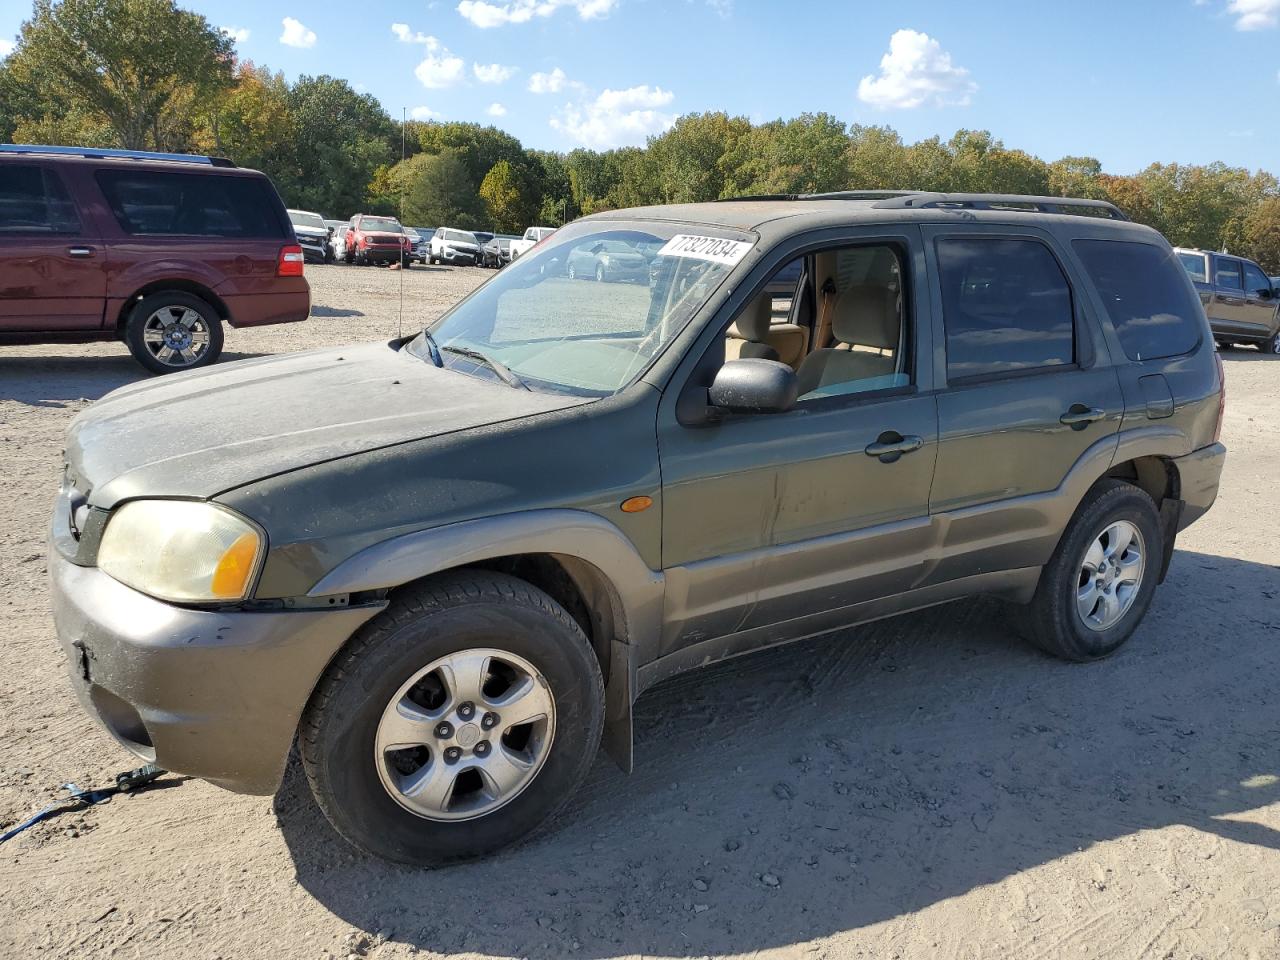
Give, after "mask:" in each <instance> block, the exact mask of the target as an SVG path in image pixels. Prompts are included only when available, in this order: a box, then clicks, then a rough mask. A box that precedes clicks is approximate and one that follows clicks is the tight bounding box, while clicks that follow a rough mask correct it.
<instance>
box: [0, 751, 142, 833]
mask: <svg viewBox="0 0 1280 960" xmlns="http://www.w3.org/2000/svg"><path fill="white" fill-rule="evenodd" d="M164 772H165V771H163V770H161V769H160V768H159V767H157V766H156V765H155V764H154V763H148V764H147V765H146V766H143V767H139V768H138V769H137V770H128V771H126V772H124V773H120V774H116V782H115V785H114V786H110V787H102V788H100V789H98V790H81V789H80V788H79V787H77V786H76V785H75V784H74V783H64V784H63V785H62V789H63V790H69V791H70V792H71V796H70V797H68V798H67V799H66V800H64V801H62V802H61V803H54V804H50V805H49V806H47V807H45V808H44V809H43V810H41V811H40V812H39V813H37V814H36V815H35V816H33V817H31V818H30V819H28V820H24V821H23V822H22V823H20V824H18V825H17V826H16V827H13V828H11V829H9V830H7V831H5V832H4V833H3V834H0V843H4V842H5V841H6V840H9V839H10V838H12V837H16V836H17V835H18V834H20V833H21V832H22V831H23V830H26V829H27V828H29V827H34V826H35V825H36V824H37V823H40V822H41V821H43V820H48V819H49V818H50V817H56V816H58V815H59V814H62V813H70V812H71V811H72V810H83V809H85V808H86V807H92V806H93V805H94V804H98V803H106V802H107V801H108V800H110V799H111V798H112V797H114V796H115V795H116V794H117V793H128V792H130V791H131V790H137V789H141V788H145V787H147V786H149V785H150V784H151V783H153V782H154V781H155V780H156V778H157V777H159V776H160V775H161V774H162V773H164Z"/></svg>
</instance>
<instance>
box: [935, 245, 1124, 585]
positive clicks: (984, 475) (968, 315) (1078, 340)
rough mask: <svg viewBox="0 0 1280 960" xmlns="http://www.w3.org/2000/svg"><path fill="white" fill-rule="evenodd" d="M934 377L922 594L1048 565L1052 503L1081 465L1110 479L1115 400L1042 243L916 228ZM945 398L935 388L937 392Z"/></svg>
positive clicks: (1095, 345) (1097, 336)
mask: <svg viewBox="0 0 1280 960" xmlns="http://www.w3.org/2000/svg"><path fill="white" fill-rule="evenodd" d="M924 232H925V236H926V237H927V249H928V256H929V262H930V266H931V269H930V273H931V275H932V276H933V277H934V283H933V289H932V291H931V292H932V297H933V303H934V305H935V309H934V314H935V316H940V317H941V322H940V323H938V324H937V325H936V328H935V329H936V330H937V331H938V347H939V348H940V349H939V355H940V358H941V370H940V371H939V376H938V379H939V380H940V381H941V383H940V387H941V389H940V391H939V393H938V429H939V439H938V465H937V469H936V471H935V474H934V481H933V491H932V494H931V496H930V504H929V508H930V512H931V513H932V514H934V515H935V516H937V517H938V518H939V519H940V521H941V522H940V529H941V531H942V538H943V542H942V544H941V551H940V559H939V563H938V566H937V568H936V569H935V570H933V571H932V572H931V574H930V578H929V582H931V583H935V582H942V581H946V580H953V579H959V578H962V577H966V576H971V575H975V574H982V573H987V572H990V571H993V570H1007V569H1015V568H1019V567H1030V566H1039V565H1040V564H1043V563H1044V562H1045V561H1047V560H1048V555H1049V553H1051V552H1052V550H1053V546H1054V544H1056V542H1057V538H1058V535H1059V534H1060V533H1061V518H1059V517H1055V515H1054V504H1053V492H1054V491H1055V490H1057V489H1058V488H1059V487H1060V486H1061V485H1062V484H1063V481H1064V480H1065V479H1066V478H1067V476H1068V474H1070V473H1071V470H1072V468H1073V467H1075V466H1076V464H1077V463H1079V462H1081V460H1082V458H1085V457H1086V456H1088V455H1090V454H1092V455H1096V456H1097V457H1099V458H1101V461H1102V468H1101V469H1100V470H1099V473H1101V472H1103V471H1104V470H1105V468H1106V467H1107V466H1109V465H1110V456H1111V453H1112V450H1111V446H1110V444H1109V440H1110V438H1113V437H1114V436H1115V434H1116V432H1117V430H1118V429H1119V425H1120V420H1121V418H1122V417H1123V415H1124V400H1123V397H1122V395H1121V392H1120V385H1119V382H1118V380H1117V378H1116V374H1115V370H1114V369H1113V368H1112V367H1111V366H1110V364H1109V363H1106V362H1103V361H1104V360H1105V359H1106V357H1107V354H1106V352H1105V351H1106V345H1105V343H1104V342H1103V341H1102V338H1101V330H1100V329H1099V327H1098V324H1097V321H1096V319H1095V318H1093V317H1091V316H1089V314H1088V312H1087V307H1086V304H1085V298H1084V296H1083V294H1082V292H1081V291H1083V289H1084V288H1083V286H1082V284H1081V282H1080V280H1079V279H1078V275H1077V274H1076V273H1075V270H1074V268H1073V267H1071V266H1070V265H1069V262H1068V258H1067V257H1065V256H1064V255H1063V251H1061V250H1059V249H1058V248H1057V247H1056V245H1055V244H1054V242H1053V240H1052V238H1051V237H1050V236H1049V235H1048V234H1047V233H1043V232H1041V231H1038V230H1034V229H1030V228H1028V229H1027V230H1025V231H1019V232H1011V231H1010V230H1009V229H1008V228H1000V227H994V226H993V227H984V226H980V225H971V226H957V227H926V228H925V231H924ZM943 383H944V384H945V387H943V386H942V384H943Z"/></svg>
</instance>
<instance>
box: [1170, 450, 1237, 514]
mask: <svg viewBox="0 0 1280 960" xmlns="http://www.w3.org/2000/svg"><path fill="white" fill-rule="evenodd" d="M1226 461H1227V448H1226V447H1224V446H1223V445H1222V444H1220V443H1211V444H1209V446H1207V447H1201V448H1200V449H1199V450H1195V451H1193V452H1191V453H1189V454H1187V455H1186V456H1185V457H1175V458H1174V459H1173V465H1174V467H1176V468H1177V470H1178V486H1179V499H1180V500H1181V501H1182V503H1183V506H1182V517H1181V519H1180V520H1179V521H1178V529H1179V530H1182V529H1185V528H1186V527H1188V526H1189V525H1190V524H1192V523H1194V522H1195V521H1196V520H1199V519H1200V518H1201V517H1203V516H1204V515H1205V514H1206V513H1207V512H1208V511H1209V508H1210V507H1211V506H1213V502H1214V501H1215V500H1216V499H1218V482H1219V480H1220V479H1221V477H1222V467H1223V465H1224V464H1225V463H1226Z"/></svg>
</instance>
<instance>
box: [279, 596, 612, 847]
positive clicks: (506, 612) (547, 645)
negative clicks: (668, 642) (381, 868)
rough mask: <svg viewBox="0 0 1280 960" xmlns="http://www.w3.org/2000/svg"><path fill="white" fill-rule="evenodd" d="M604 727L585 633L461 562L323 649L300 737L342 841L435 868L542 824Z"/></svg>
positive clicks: (556, 610) (558, 610)
mask: <svg viewBox="0 0 1280 960" xmlns="http://www.w3.org/2000/svg"><path fill="white" fill-rule="evenodd" d="M603 723H604V684H603V680H602V677H601V673H600V666H599V663H598V662H597V660H596V657H595V654H594V653H593V652H592V650H591V646H590V644H589V643H588V641H587V638H586V636H585V635H584V634H583V632H582V629H581V628H580V627H579V626H578V624H577V623H576V622H575V621H574V620H573V618H572V617H570V616H569V614H568V613H567V612H566V611H565V610H564V608H563V607H561V606H560V605H559V604H558V603H556V602H555V601H554V600H552V599H551V597H549V596H548V595H547V594H545V593H543V592H542V591H541V590H538V589H537V588H535V587H533V586H531V585H530V584H528V583H526V582H525V581H523V580H519V579H516V578H515V577H511V576H507V575H505V574H500V573H491V572H487V571H462V572H459V573H454V574H448V575H445V576H442V577H438V578H435V579H432V580H429V581H426V582H423V583H421V584H417V585H414V586H412V587H409V588H406V589H405V590H403V591H402V592H400V593H399V594H398V595H397V596H396V597H395V599H394V600H393V602H392V603H391V605H390V606H389V607H388V608H387V610H386V611H384V612H383V613H382V614H380V615H379V616H378V617H377V618H375V619H374V620H372V621H370V622H369V624H367V625H366V626H365V627H364V628H363V629H362V630H361V632H360V633H359V634H357V636H356V637H355V639H354V640H353V641H352V643H351V644H349V645H348V648H347V649H346V650H345V651H344V652H343V653H341V654H339V655H338V657H337V658H336V659H335V660H334V662H333V664H332V665H330V667H329V669H328V671H326V673H325V676H324V678H323V679H322V680H321V682H320V684H319V686H318V687H317V688H316V692H315V693H314V694H313V696H312V699H311V702H310V704H309V705H308V707H307V711H306V714H305V715H304V717H303V721H302V725H301V727H300V729H299V737H298V744H299V750H300V753H301V755H302V760H303V765H304V767H305V770H306V774H307V778H308V780H309V781H310V784H311V789H312V792H313V793H314V794H315V797H316V801H317V803H318V804H319V806H320V809H321V810H322V811H323V812H324V814H325V816H326V817H327V818H328V819H329V822H330V823H332V824H333V826H334V828H335V829H336V830H337V831H338V833H340V834H341V835H342V836H343V837H345V838H346V839H347V840H348V841H350V842H351V843H352V844H354V845H355V846H357V847H360V848H361V849H363V850H366V851H368V852H370V853H373V854H375V855H377V856H381V857H385V858H387V859H389V860H396V861H399V862H401V863H409V864H415V865H419V866H431V865H438V864H443V863H448V862H451V861H456V860H465V859H470V858H473V857H478V856H483V855H484V854H487V853H490V852H492V851H494V850H497V849H499V848H501V847H504V846H507V845H508V844H511V843H514V842H516V841H519V840H521V839H523V838H525V837H526V836H528V835H529V834H530V833H532V832H533V831H534V830H536V829H537V828H538V827H540V826H542V825H543V824H545V823H547V822H548V821H549V820H550V819H551V818H552V817H553V816H554V815H555V814H556V813H557V812H558V811H559V809H560V808H561V806H563V804H564V803H565V801H566V800H568V798H569V797H570V795H571V794H572V793H573V792H574V790H576V789H577V788H578V786H579V785H580V784H581V782H582V780H583V778H585V776H586V774H587V771H588V769H589V768H590V766H591V762H592V759H593V757H594V755H595V752H596V748H597V746H598V745H599V741H600V732H601V729H602V727H603Z"/></svg>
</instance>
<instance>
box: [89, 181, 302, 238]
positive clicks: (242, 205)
mask: <svg viewBox="0 0 1280 960" xmlns="http://www.w3.org/2000/svg"><path fill="white" fill-rule="evenodd" d="M97 178H98V185H99V186H100V187H101V188H102V192H103V194H104V195H105V196H106V198H107V203H108V204H109V205H110V206H111V212H112V213H113V214H115V218H116V221H117V222H118V223H119V224H120V228H121V229H122V230H124V231H125V232H126V233H132V234H139V235H151V236H197V237H240V238H245V239H249V238H271V239H283V238H285V237H288V236H291V235H292V232H293V231H292V227H290V228H289V230H288V232H287V233H286V230H285V224H284V223H283V222H282V217H281V216H280V213H279V211H278V210H277V204H278V200H277V198H276V195H275V191H274V189H273V188H272V187H271V184H270V183H268V182H267V181H266V180H264V179H262V178H260V177H227V176H217V175H202V174H196V173H168V172H153V171H151V170H99V171H98V173H97Z"/></svg>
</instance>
